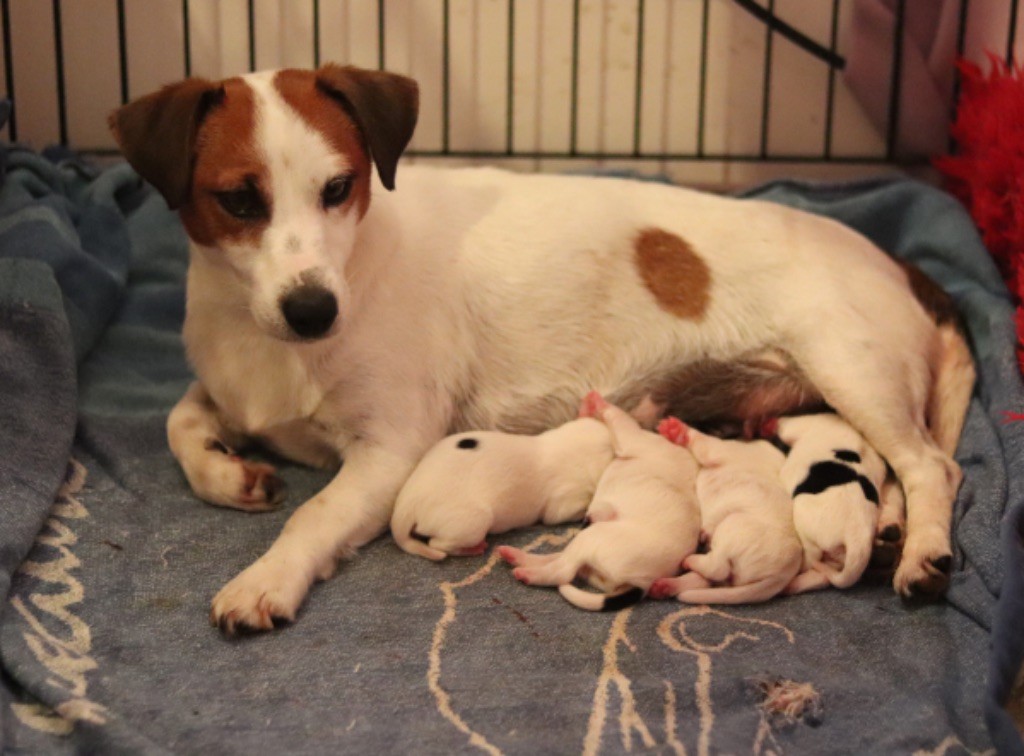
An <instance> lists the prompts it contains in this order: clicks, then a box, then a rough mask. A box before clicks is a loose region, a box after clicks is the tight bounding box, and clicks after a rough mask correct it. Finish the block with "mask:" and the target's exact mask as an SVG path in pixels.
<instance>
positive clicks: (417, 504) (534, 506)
mask: <svg viewBox="0 0 1024 756" xmlns="http://www.w3.org/2000/svg"><path fill="white" fill-rule="evenodd" d="M611 461H612V440H611V436H610V435H609V432H608V428H607V426H605V424H604V423H602V422H600V421H598V420H596V419H594V418H592V417H580V418H579V419H577V420H572V421H570V422H568V423H565V424H563V425H561V426H559V427H557V428H555V429H553V430H549V431H547V432H545V433H541V434H540V435H538V436H526V435H517V434H514V433H501V432H498V431H472V432H469V433H458V434H455V435H453V436H448V437H447V438H445V439H444V440H442V441H441V442H440V443H438V444H437V445H435V446H434V447H433V448H432V449H431V450H430V451H428V452H427V454H426V455H425V456H424V457H423V460H422V461H421V462H420V463H419V465H418V466H417V467H416V469H415V470H414V471H413V473H412V475H411V476H410V477H409V480H408V481H407V482H406V484H405V486H403V488H402V490H401V492H400V493H399V494H398V499H397V501H396V503H395V511H394V515H393V517H392V519H391V533H392V535H393V536H394V538H395V541H396V542H397V543H398V545H399V546H400V547H402V548H403V549H404V550H405V551H407V552H409V553H410V554H418V555H419V556H422V557H426V558H427V559H434V560H440V559H444V558H445V557H446V556H448V555H449V554H451V555H455V556H472V555H476V554H481V553H483V552H484V551H485V550H486V549H487V542H486V540H485V539H486V536H487V534H488V533H504V532H505V531H508V530H512V529H514V528H521V527H526V526H527V525H533V524H534V523H537V522H543V523H544V524H545V525H554V524H557V523H560V522H569V521H571V520H579V519H580V518H581V517H582V516H583V513H584V511H586V509H587V506H588V505H589V504H590V500H591V498H592V497H593V495H594V490H595V489H596V488H597V482H598V479H599V478H600V477H601V474H602V473H603V472H604V470H605V468H606V467H607V466H608V463H609V462H611Z"/></svg>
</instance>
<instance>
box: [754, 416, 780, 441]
mask: <svg viewBox="0 0 1024 756" xmlns="http://www.w3.org/2000/svg"><path fill="white" fill-rule="evenodd" d="M757 435H758V438H775V437H776V436H777V435H779V418H777V417H766V418H763V419H762V420H761V424H760V425H759V426H758V428H757Z"/></svg>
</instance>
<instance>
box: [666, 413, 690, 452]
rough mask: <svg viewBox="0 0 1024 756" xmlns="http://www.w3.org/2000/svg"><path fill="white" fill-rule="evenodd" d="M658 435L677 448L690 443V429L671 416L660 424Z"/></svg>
mask: <svg viewBox="0 0 1024 756" xmlns="http://www.w3.org/2000/svg"><path fill="white" fill-rule="evenodd" d="M658 433H660V434H661V436H662V437H663V438H667V439H668V440H669V441H671V442H672V443H673V444H676V445H677V446H687V445H689V443H690V429H689V428H688V427H687V425H686V423H684V422H683V421H682V420H680V419H679V418H678V417H672V416H669V417H666V418H665V419H664V420H662V421H661V422H660V423H658Z"/></svg>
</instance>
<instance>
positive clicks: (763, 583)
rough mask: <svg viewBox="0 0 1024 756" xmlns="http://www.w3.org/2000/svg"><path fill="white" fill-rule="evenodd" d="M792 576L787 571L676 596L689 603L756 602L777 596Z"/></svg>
mask: <svg viewBox="0 0 1024 756" xmlns="http://www.w3.org/2000/svg"><path fill="white" fill-rule="evenodd" d="M783 577H785V579H782V578H783ZM792 577H793V576H792V575H789V574H788V573H787V574H786V575H784V576H779V575H770V576H768V577H766V578H761V579H760V580H755V581H754V582H753V583H747V584H746V585H724V586H714V587H711V588H692V589H690V590H687V591H682V592H680V593H678V594H676V598H677V599H679V600H680V601H683V602H685V603H687V604H756V603H758V602H760V601H767V600H768V599H770V598H772V597H773V596H777V595H778V594H779V593H781V592H782V589H783V588H785V587H786V586H787V585H788V584H789V581H790V579H791V578H792Z"/></svg>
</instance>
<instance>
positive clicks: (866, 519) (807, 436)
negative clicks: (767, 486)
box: [777, 413, 886, 593]
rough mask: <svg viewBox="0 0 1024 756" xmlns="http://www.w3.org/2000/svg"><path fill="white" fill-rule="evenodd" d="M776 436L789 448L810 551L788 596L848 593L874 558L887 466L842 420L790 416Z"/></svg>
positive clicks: (797, 517)
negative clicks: (821, 590) (827, 589)
mask: <svg viewBox="0 0 1024 756" xmlns="http://www.w3.org/2000/svg"><path fill="white" fill-rule="evenodd" d="M777 434H778V437H779V439H780V440H781V441H782V442H783V443H785V444H787V445H789V447H790V451H789V454H788V456H787V457H786V463H785V464H784V465H783V466H782V471H781V473H780V477H781V478H782V482H783V484H784V485H785V486H786V490H787V491H789V492H790V493H791V494H792V496H793V523H794V525H795V526H796V532H797V535H798V536H799V537H800V541H801V543H802V544H803V549H804V560H803V568H802V569H801V572H800V574H799V575H798V576H797V577H796V578H795V579H794V580H793V582H792V583H790V585H789V587H788V588H787V592H788V593H802V592H804V591H812V590H816V589H819V588H825V587H827V586H829V585H834V586H835V587H836V588H849V587H850V586H851V585H853V584H854V583H856V582H857V580H859V579H860V576H861V575H862V574H863V573H864V570H865V569H866V568H867V566H868V562H869V561H870V559H871V548H872V545H873V543H874V539H875V529H876V525H877V523H878V510H879V492H880V491H881V489H882V483H883V481H884V480H885V473H886V470H885V463H884V462H883V461H882V459H881V457H879V456H878V453H877V452H876V451H875V450H874V449H872V448H871V447H870V446H869V445H868V443H867V441H865V440H864V437H863V436H861V435H860V434H859V433H858V432H857V431H855V430H854V429H853V428H852V427H851V426H850V424H849V423H847V422H846V421H845V420H843V419H842V418H840V417H839V416H838V415H833V414H827V413H826V414H818V415H804V416H802V417H783V418H780V419H779V420H778V425H777Z"/></svg>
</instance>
